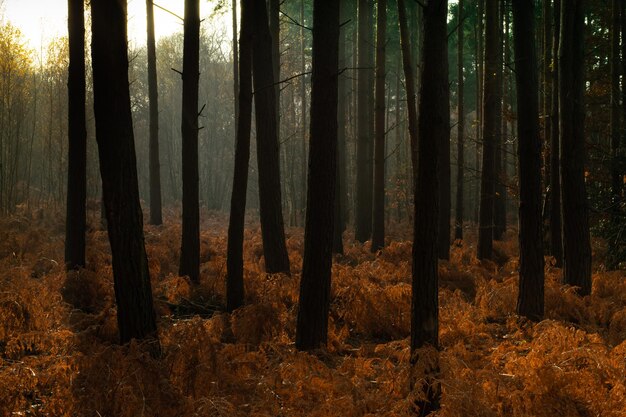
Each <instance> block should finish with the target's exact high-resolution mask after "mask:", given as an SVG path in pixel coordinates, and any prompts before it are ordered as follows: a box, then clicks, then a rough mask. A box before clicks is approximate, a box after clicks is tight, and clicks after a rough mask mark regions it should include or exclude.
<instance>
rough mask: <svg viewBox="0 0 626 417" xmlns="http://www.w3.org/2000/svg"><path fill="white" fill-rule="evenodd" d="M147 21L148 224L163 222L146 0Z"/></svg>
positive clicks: (156, 104) (156, 97)
mask: <svg viewBox="0 0 626 417" xmlns="http://www.w3.org/2000/svg"><path fill="white" fill-rule="evenodd" d="M146 12H147V13H146V16H147V21H148V37H147V39H148V47H147V49H148V101H149V107H150V148H149V154H150V156H149V158H150V224H154V225H159V224H161V223H163V216H162V214H161V164H160V162H159V92H158V84H157V70H156V46H155V40H154V6H153V4H152V0H146Z"/></svg>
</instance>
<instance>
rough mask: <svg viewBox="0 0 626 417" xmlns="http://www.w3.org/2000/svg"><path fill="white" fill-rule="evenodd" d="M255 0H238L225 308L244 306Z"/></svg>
mask: <svg viewBox="0 0 626 417" xmlns="http://www.w3.org/2000/svg"><path fill="white" fill-rule="evenodd" d="M253 16H254V0H243V1H242V2H241V34H240V41H239V53H240V59H239V60H238V61H239V68H238V72H239V80H240V81H239V91H238V92H237V94H238V96H239V99H238V100H237V101H238V105H239V108H238V111H237V112H238V118H237V132H236V141H235V169H234V170H235V174H234V178H233V191H232V195H231V199H230V218H229V222H228V249H227V257H226V310H227V311H233V310H235V309H236V308H238V307H241V306H242V305H243V300H244V285H243V235H244V223H245V213H246V195H247V190H248V165H249V163H250V128H251V125H252V36H253V32H252V27H251V25H252V19H253Z"/></svg>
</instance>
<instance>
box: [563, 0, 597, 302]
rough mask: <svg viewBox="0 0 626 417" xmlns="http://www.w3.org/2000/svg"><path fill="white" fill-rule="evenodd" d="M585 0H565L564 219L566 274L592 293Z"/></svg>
mask: <svg viewBox="0 0 626 417" xmlns="http://www.w3.org/2000/svg"><path fill="white" fill-rule="evenodd" d="M584 29H585V14H584V8H583V1H582V0H562V1H561V37H560V46H559V125H560V128H561V129H560V132H559V135H560V136H559V137H560V149H561V153H560V155H561V156H560V164H561V203H562V220H563V255H564V258H565V259H564V260H565V265H564V271H563V278H564V281H565V283H566V284H569V285H573V286H576V287H578V288H579V290H578V292H579V294H581V295H588V294H590V293H591V243H590V240H589V239H590V238H589V217H588V213H587V192H586V190H585V106H584V90H585V76H584V66H583V64H584V59H585V54H584V43H583V35H584Z"/></svg>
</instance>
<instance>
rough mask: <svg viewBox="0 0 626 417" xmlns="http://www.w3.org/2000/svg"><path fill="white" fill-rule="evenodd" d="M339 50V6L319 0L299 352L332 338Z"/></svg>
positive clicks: (316, 3) (315, 9) (316, 6)
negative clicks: (329, 326)
mask: <svg viewBox="0 0 626 417" xmlns="http://www.w3.org/2000/svg"><path fill="white" fill-rule="evenodd" d="M338 48H339V3H338V2H335V1H325V0H315V1H314V5H313V73H312V77H311V78H312V90H311V130H310V152H309V176H308V188H307V190H308V193H307V212H306V226H305V237H304V261H303V265H302V279H301V281H300V302H299V309H298V325H297V329H296V347H297V348H298V349H299V350H309V349H314V348H317V347H320V346H323V345H325V344H326V341H327V335H328V310H329V307H330V280H331V266H332V251H331V250H332V238H333V217H334V210H335V204H334V193H335V184H336V181H335V175H336V166H335V164H336V158H337V155H336V148H337V92H338V86H337V84H338V81H337V75H338V74H337V66H338Z"/></svg>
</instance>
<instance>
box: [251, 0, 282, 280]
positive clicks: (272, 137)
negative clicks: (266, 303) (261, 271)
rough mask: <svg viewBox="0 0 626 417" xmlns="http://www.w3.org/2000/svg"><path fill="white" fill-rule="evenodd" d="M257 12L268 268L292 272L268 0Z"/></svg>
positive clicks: (255, 52) (256, 76) (255, 55)
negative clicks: (281, 176)
mask: <svg viewBox="0 0 626 417" xmlns="http://www.w3.org/2000/svg"><path fill="white" fill-rule="evenodd" d="M254 6H255V9H254V15H253V18H254V20H253V25H254V26H253V33H254V37H253V45H252V73H253V80H254V84H253V85H254V104H255V106H254V109H255V116H256V118H255V119H256V132H257V141H256V143H257V164H258V169H259V203H260V214H261V235H262V237H263V254H264V257H265V270H266V271H267V272H269V273H278V272H284V273H286V274H289V256H288V255H287V247H286V246H285V227H284V223H283V211H282V207H281V201H282V199H281V190H280V157H279V156H280V155H279V144H278V126H277V124H276V120H277V118H276V91H275V89H274V68H273V60H272V37H271V35H270V31H269V27H268V23H267V8H266V6H265V1H261V0H255V3H254Z"/></svg>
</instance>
